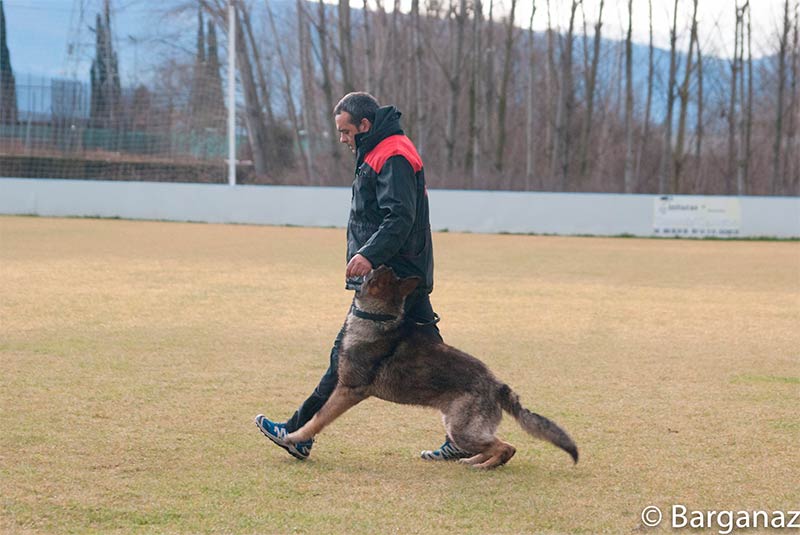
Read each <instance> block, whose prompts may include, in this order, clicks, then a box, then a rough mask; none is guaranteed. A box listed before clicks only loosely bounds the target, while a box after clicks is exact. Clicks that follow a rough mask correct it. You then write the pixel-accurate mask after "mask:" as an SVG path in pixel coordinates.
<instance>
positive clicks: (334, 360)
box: [286, 293, 442, 433]
mask: <svg viewBox="0 0 800 535" xmlns="http://www.w3.org/2000/svg"><path fill="white" fill-rule="evenodd" d="M435 317H436V316H435V314H434V312H433V307H431V300H430V298H429V296H428V294H426V293H425V294H412V295H410V296H408V298H407V299H406V303H405V321H414V322H417V323H421V324H425V325H424V326H423V327H420V328H422V329H426V330H429V331H430V333H431V335H433V336H435V337H437V338H438V339H439V340H441V339H442V336H441V334H439V328H438V327H437V326H436V321H435ZM343 337H344V325H343V326H342V329H341V330H340V331H339V334H338V335H337V336H336V340H334V342H333V348H331V357H330V359H331V360H330V366H329V367H328V371H326V372H325V375H323V376H322V379H320V381H319V384H318V385H317V387H316V388H315V389H314V392H313V393H312V394H311V395H310V396H309V397H308V399H307V400H305V401H304V402H303V404H302V405H301V406H300V408H299V409H297V412H295V413H294V415H293V416H292V417H291V418H289V420H288V421H287V422H286V430H287V431H288V432H290V433H291V432H293V431H296V430H298V429H300V428H301V427H303V426H304V425H305V424H306V422H308V421H309V420H311V418H312V417H313V416H314V415H315V414H316V413H317V412H318V411H319V410H320V409H321V408H322V406H323V405H325V402H326V401H328V398H329V397H331V394H332V393H333V389H334V388H336V383H337V382H338V381H339V348H340V347H341V346H342V338H343Z"/></svg>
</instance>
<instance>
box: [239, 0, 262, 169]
mask: <svg viewBox="0 0 800 535" xmlns="http://www.w3.org/2000/svg"><path fill="white" fill-rule="evenodd" d="M234 9H235V12H236V14H237V15H236V16H237V19H238V20H237V24H236V63H237V65H238V71H239V76H240V77H241V80H242V88H243V89H244V106H245V113H244V119H245V125H246V126H247V136H248V139H249V141H250V149H251V150H252V153H253V167H254V170H255V173H256V175H257V176H263V175H266V174H267V170H268V167H267V154H266V148H267V131H266V124H265V121H264V114H263V112H262V104H261V102H260V99H259V96H258V89H257V88H256V81H255V79H254V77H253V69H252V66H251V64H250V53H249V52H248V50H247V41H245V39H244V32H243V31H242V27H243V26H244V21H243V20H242V15H245V13H241V10H239V9H236V8H235V7H234ZM240 13H241V14H240ZM249 18H250V17H249V14H247V16H245V17H244V19H245V20H247V19H249Z"/></svg>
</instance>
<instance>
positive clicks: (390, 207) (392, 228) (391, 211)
mask: <svg viewBox="0 0 800 535" xmlns="http://www.w3.org/2000/svg"><path fill="white" fill-rule="evenodd" d="M416 182H417V181H416V176H415V175H414V169H413V168H412V167H411V164H410V163H408V160H406V159H405V158H404V157H402V156H392V157H391V158H389V159H388V160H386V163H384V165H383V168H382V169H381V172H380V173H379V174H378V179H377V184H376V197H377V201H378V209H379V210H380V212H381V215H382V216H383V221H382V222H381V225H380V226H379V227H378V230H376V231H375V233H374V234H373V235H372V236H370V238H369V239H368V240H367V242H366V243H365V244H364V245H363V246H362V247H361V249H359V250H358V254H361V255H362V256H364V257H366V259H367V260H369V261H370V263H371V264H372V266H373V267H378V266H379V265H381V264H385V263H386V262H388V261H389V260H390V259H391V258H392V257H393V256H395V255H396V254H397V253H398V252H399V251H400V248H401V247H402V246H403V244H404V243H405V241H406V239H407V238H408V235H409V233H410V232H411V228H412V227H413V226H414V219H415V217H416V210H417V183H416Z"/></svg>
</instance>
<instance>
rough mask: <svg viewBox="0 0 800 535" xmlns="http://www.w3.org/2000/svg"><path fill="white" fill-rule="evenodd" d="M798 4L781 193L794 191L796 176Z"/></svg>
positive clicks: (795, 13) (793, 31)
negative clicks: (784, 183) (784, 178)
mask: <svg viewBox="0 0 800 535" xmlns="http://www.w3.org/2000/svg"><path fill="white" fill-rule="evenodd" d="M798 5H800V2H795V8H794V9H795V12H794V24H793V29H792V56H791V62H790V66H789V106H788V108H787V117H788V120H789V124H788V125H787V128H786V150H785V151H784V153H783V155H784V162H783V169H784V173H785V175H786V187H785V188H784V190H783V191H782V193H783V194H789V195H792V194H793V193H794V187H793V184H794V182H795V180H796V176H797V171H798V170H797V168H796V167H795V163H796V161H797V157H796V154H795V151H796V150H797V146H796V145H797V139H796V137H797V106H798V102H797V69H798V64H797V63H798V54H799V53H800V51H798V35H797V34H798V28H797V17H798Z"/></svg>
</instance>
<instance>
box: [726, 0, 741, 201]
mask: <svg viewBox="0 0 800 535" xmlns="http://www.w3.org/2000/svg"><path fill="white" fill-rule="evenodd" d="M735 7H736V28H735V30H734V43H733V60H732V61H731V91H730V95H729V96H730V106H728V168H727V173H726V177H725V183H726V187H725V189H726V193H729V194H730V193H733V191H734V188H733V187H732V180H733V177H734V176H735V174H736V171H737V164H736V162H737V157H736V92H737V88H738V85H737V84H738V80H739V76H740V73H739V59H738V55H739V53H738V50H739V33H740V32H739V30H740V28H741V25H742V15H741V13H742V11H741V9H740V8H739V5H738V3H737V5H736V6H735ZM742 187H743V184H738V183H737V185H736V192H737V193H738V194H739V195H743V194H744V191H743V189H742Z"/></svg>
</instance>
